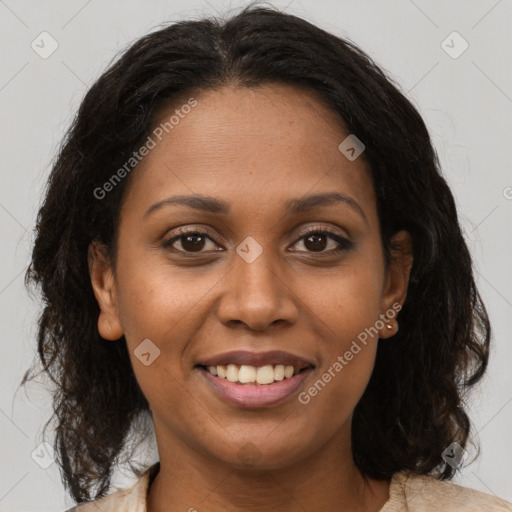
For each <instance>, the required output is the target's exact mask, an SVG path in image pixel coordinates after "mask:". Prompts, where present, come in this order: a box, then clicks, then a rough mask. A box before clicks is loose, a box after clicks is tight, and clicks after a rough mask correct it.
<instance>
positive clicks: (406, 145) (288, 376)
mask: <svg viewBox="0 0 512 512" xmlns="http://www.w3.org/2000/svg"><path fill="white" fill-rule="evenodd" d="M27 281H28V282H33V283H35V284H37V285H39V286H40V287H41V289H42V292H43V295H44V299H45V307H44V311H43V314H42V316H41V319H40V322H39V334H38V344H39V355H40V358H41V360H42V364H43V368H44V369H45V371H47V372H48V373H49V375H50V376H51V377H52V378H53V380H54V382H55V383H56V385H57V391H56V393H55V395H54V407H55V419H56V426H55V428H56V440H55V447H56V450H57V452H58V457H59V459H58V462H59V464H60V466H61V470H62V475H63V480H64V483H65V485H66V487H67V488H68V490H69V491H70V493H71V495H72V497H73V498H74V499H75V501H76V502H77V503H78V504H79V505H78V506H77V507H75V508H73V509H72V510H74V511H79V512H87V511H92V510H98V509H99V510H102V511H108V510H116V511H117V512H121V511H128V510H130V511H137V512H142V511H146V512H161V511H178V510H189V511H194V510H197V511H202V510H208V511H209V512H215V511H221V510H229V511H231V510H233V511H234V510H247V511H256V510H257V511H270V510H280V511H286V512H291V511H299V510H301V511H302V510H318V511H324V512H325V511H327V512H329V511H338V510H350V511H360V510H361V511H363V510H364V511H383V512H384V511H385V512H389V511H391V510H441V509H442V510H450V511H451V510H465V511H467V510H512V505H511V504H509V503H507V502H505V501H503V500H501V499H499V498H496V497H493V496H490V495H487V494H484V493H481V492H477V491H473V490H471V489H467V488H463V487H460V486H456V485H454V484H451V483H448V482H446V481H443V480H449V479H450V478H451V477H452V476H453V475H454V474H455V471H456V470H457V469H459V468H460V467H462V463H463V461H464V455H465V450H464V447H466V446H467V443H468V439H469V437H468V436H469V432H470V421H469V418H468V416H467V413H466V411H465V408H464V405H463V396H465V393H466V392H467V391H468V389H470V388H471V387H472V386H473V385H474V384H476V383H477V382H478V381H479V380H480V379H481V377H482V376H483V374H484V372H485V370H486V367H487V362H488V357H489V340H490V326H489V320H488V316H487V314H486V311H485V308H484V306H483V304H482V302H481V300H480V296H479V294H478V292H477V289H476V287H475V282H474V278H473V274H472V267H471V258H470V254H469V252H468V248H467V246H466V244H465V242H464V239H463V236H462V233H461V230H460V227H459V224H458V220H457V212H456V209H455V204H454V200H453V196H452V194H451V192H450V190H449V188H448V186H447V184H446V182H445V180H444V179H443V178H442V176H441V174H440V170H439V164H438V161H437V157H436V155H435V151H434V149H433V147H432V144H431V141H430V138H429V135H428V132H427V130H426V127H425V125H424V122H423V121H422V119H421V117H420V115H419V114H418V112H417V111H416V110H415V109H414V107H413V106H412V105H411V103H410V102H409V101H408V100H407V99H406V98H405V97H404V96H403V95H402V94H401V93H400V92H399V91H398V90H397V88H396V87H395V86H394V85H393V84H392V83H391V82H390V80H389V79H388V78H387V77H386V76H385V75H384V73H383V72H382V71H381V70H380V69H379V68H378V67H377V66H376V65H375V64H374V63H373V62H372V60H371V59H370V58H369V57H368V56H367V55H365V54H364V53H363V52H362V51H361V50H359V49H358V48H357V47H356V46H354V45H353V44H351V43H349V42H347V41H344V40H342V39H340V38H337V37H335V36H333V35H330V34H328V33H326V32H324V31H323V30H321V29H319V28H317V27H315V26H313V25H311V24H310V23H308V22H306V21H304V20H302V19H300V18H297V17H294V16H292V15H288V14H284V13H281V12H279V11H277V10H274V9H271V8H268V9H267V8H255V7H252V6H251V7H248V8H246V9H245V10H244V11H243V12H241V13H240V14H238V15H237V16H234V17H233V18H231V19H229V20H227V21H226V22H223V23H221V22H219V21H216V20H210V19H205V20H200V21H184V22H180V23H176V24H174V25H171V26H169V27H167V28H164V29H162V30H160V31H158V32H155V33H152V34H149V35H147V36H145V37H143V38H142V39H140V40H139V41H137V42H136V43H135V44H134V45H133V46H132V47H131V48H129V49H128V51H127V52H125V53H124V55H122V56H121V57H120V58H119V59H118V60H117V61H116V62H115V63H114V64H113V65H112V66H111V67H110V68H109V69H108V70H107V72H105V73H104V74H103V75H102V76H101V77H100V79H99V80H98V81H97V82H96V84H94V86H93V87H92V88H91V89H90V91H89V92H88V93H87V95H86V97H85V99H84V100H83V102H82V104H81V106H80V109H79V112H78V115H77V117H76V119H75V121H74V123H73V126H72V128H71V130H70V132H69V134H68V136H67V138H66V140H65V141H64V143H63V146H62V149H61V152H60V154H59V157H58V159H57V161H56V164H55V166H54V168H53V170H52V174H51V177H50V180H49V183H48V189H47V191H46V196H45V199H44V204H43V206H42V208H41V210H40V212H39V216H38V222H37V238H36V241H35V245H34V251H33V258H32V262H31V266H30V268H29V271H28V273H27ZM27 377H28V375H26V378H27ZM147 418H150V419H151V423H152V424H153V425H154V431H155V436H156V442H157V447H158V452H159V462H158V463H156V464H154V465H152V466H150V467H149V468H144V467H143V468H140V467H135V466H134V465H132V462H133V461H131V460H130V453H131V452H130V450H128V452H129V453H128V454H125V457H124V458H123V457H122V455H123V450H125V449H126V448H127V447H128V448H130V445H129V444H128V443H129V442H130V441H133V440H135V441H140V440H143V438H144V436H142V435H141V434H147V432H146V431H145V430H144V429H143V427H142V426H143V425H144V420H145V419H147ZM124 459H126V460H124ZM123 462H127V463H128V464H130V467H131V469H132V470H133V472H134V475H136V476H137V477H138V481H137V482H136V484H135V485H134V486H133V487H131V488H130V489H125V490H118V491H116V492H113V493H111V494H110V495H109V494H108V491H109V485H110V478H111V474H112V471H113V470H114V469H115V467H116V466H117V465H120V464H121V463H123ZM86 502H89V503H86Z"/></svg>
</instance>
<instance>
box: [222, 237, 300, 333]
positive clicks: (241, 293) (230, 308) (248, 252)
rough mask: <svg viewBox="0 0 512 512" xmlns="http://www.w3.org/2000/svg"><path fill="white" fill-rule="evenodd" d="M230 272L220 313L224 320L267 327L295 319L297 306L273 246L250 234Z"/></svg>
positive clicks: (240, 246) (240, 247)
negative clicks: (274, 253)
mask: <svg viewBox="0 0 512 512" xmlns="http://www.w3.org/2000/svg"><path fill="white" fill-rule="evenodd" d="M236 252H237V254H236V256H235V258H234V261H233V268H232V270H231V271H230V272H229V274H228V276H226V277H227V278H228V281H227V286H228V288H227V290H226V293H225V294H223V297H222V299H221V305H220V308H219V316H220V319H221V320H222V321H223V322H229V321H239V322H243V323H245V324H247V325H248V326H249V327H251V328H253V329H263V328H265V327H266V326H267V325H270V324H272V323H274V322H276V321H278V320H286V321H288V322H293V321H295V319H296V314H297V311H296V307H295V305H294V301H293V297H292V296H291V293H290V292H291V291H290V289H289V287H288V286H287V284H286V282H285V280H284V278H282V277H280V276H279V266H280V264H279V262H277V263H276V259H275V258H274V255H273V253H272V250H271V249H270V248H265V249H264V248H263V246H261V245H260V244H259V243H258V242H257V241H256V240H255V239H254V238H252V237H247V238H246V239H245V240H244V241H243V242H242V243H240V244H239V245H238V247H237V250H236Z"/></svg>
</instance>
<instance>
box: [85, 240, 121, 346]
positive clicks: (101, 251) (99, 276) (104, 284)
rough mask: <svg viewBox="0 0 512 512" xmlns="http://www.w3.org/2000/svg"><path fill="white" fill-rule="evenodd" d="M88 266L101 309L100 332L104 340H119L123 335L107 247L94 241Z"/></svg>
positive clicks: (90, 246)
mask: <svg viewBox="0 0 512 512" xmlns="http://www.w3.org/2000/svg"><path fill="white" fill-rule="evenodd" d="M88 264H89V275H90V278H91V284H92V288H93V291H94V296H95V297H96V301H97V302H98V306H99V308H100V314H99V317H98V331H99V333H100V336H101V337H102V338H105V339H107V340H117V339H119V338H120V337H121V336H122V335H123V329H122V327H121V323H120V321H119V308H118V304H117V294H116V286H115V280H114V275H113V272H112V267H111V264H110V259H109V257H108V253H107V250H106V247H105V245H103V244H101V243H100V242H98V241H96V240H94V241H92V242H91V243H90V244H89V250H88Z"/></svg>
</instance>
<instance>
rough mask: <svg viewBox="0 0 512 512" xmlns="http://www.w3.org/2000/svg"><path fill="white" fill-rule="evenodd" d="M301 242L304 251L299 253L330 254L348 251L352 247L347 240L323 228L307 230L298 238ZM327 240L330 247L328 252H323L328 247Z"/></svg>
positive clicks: (351, 243)
mask: <svg viewBox="0 0 512 512" xmlns="http://www.w3.org/2000/svg"><path fill="white" fill-rule="evenodd" d="M302 240H303V242H302V244H303V245H304V247H306V251H299V252H313V253H315V252H316V253H332V252H339V251H344V250H348V249H351V248H352V246H353V242H351V241H350V240H348V239H347V238H345V237H343V236H341V235H340V234H338V233H336V232H334V231H331V230H329V229H325V228H311V229H309V230H308V231H307V232H306V233H304V234H303V235H302V236H301V237H300V238H299V241H302ZM329 240H331V247H330V248H329V250H324V249H326V248H327V247H328V246H329V243H328V242H329ZM296 243H297V242H296Z"/></svg>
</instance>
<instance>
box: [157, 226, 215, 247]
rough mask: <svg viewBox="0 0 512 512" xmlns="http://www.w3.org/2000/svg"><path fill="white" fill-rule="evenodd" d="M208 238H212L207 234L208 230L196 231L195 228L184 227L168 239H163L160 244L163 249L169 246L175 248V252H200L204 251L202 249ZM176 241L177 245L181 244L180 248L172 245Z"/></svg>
mask: <svg viewBox="0 0 512 512" xmlns="http://www.w3.org/2000/svg"><path fill="white" fill-rule="evenodd" d="M208 240H210V241H211V242H213V239H212V238H211V237H210V236H209V234H208V232H206V231H198V230H197V229H187V228H184V229H182V230H180V231H179V232H178V234H177V235H176V236H173V237H172V238H170V239H169V240H167V241H165V242H164V243H163V244H162V247H164V248H165V249H167V248H169V247H170V248H172V249H175V250H177V252H182V253H194V252H199V253H200V252H205V251H203V250H202V249H204V247H205V245H206V242H207V241H208ZM177 242H179V245H181V247H182V249H176V247H173V246H174V244H176V243H177ZM214 250H215V249H214Z"/></svg>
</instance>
